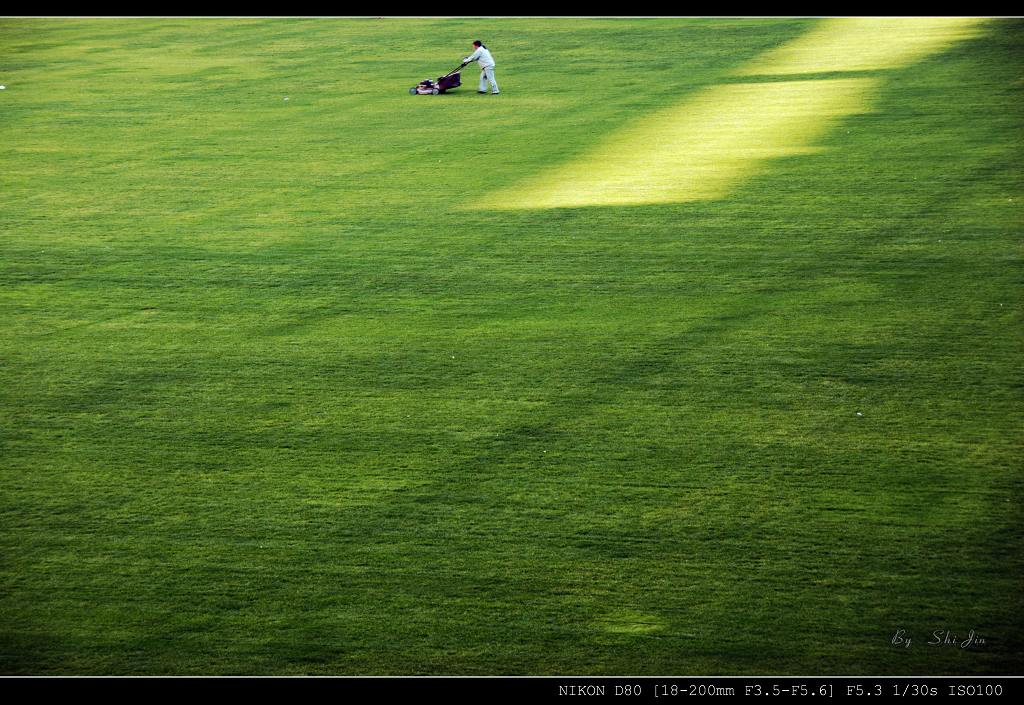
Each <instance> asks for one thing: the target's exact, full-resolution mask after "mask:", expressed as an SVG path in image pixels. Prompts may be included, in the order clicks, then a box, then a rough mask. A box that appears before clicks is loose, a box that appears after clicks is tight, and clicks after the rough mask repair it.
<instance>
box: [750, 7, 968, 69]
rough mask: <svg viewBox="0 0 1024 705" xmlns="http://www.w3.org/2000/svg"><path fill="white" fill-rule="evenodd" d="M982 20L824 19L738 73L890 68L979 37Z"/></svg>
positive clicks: (943, 18)
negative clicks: (803, 33)
mask: <svg viewBox="0 0 1024 705" xmlns="http://www.w3.org/2000/svg"><path fill="white" fill-rule="evenodd" d="M982 22H983V20H979V19H975V18H964V17H913V18H891V17H883V18H877V17H855V18H837V19H830V20H825V21H824V22H822V23H821V24H820V25H818V26H817V27H815V28H814V29H812V30H811V31H809V32H808V33H807V34H805V35H803V36H802V37H799V38H797V39H795V40H793V41H791V42H789V43H787V44H785V45H783V46H781V47H779V48H778V49H776V50H774V51H770V52H767V53H765V54H764V55H762V56H761V57H760V58H758V59H755V60H754V61H752V62H751V63H749V64H748V65H747V66H745V67H744V68H743V69H741V70H740V71H739V72H738V75H741V76H752V75H758V74H785V75H788V74H805V73H828V72H832V71H873V70H880V69H892V68H898V67H900V66H906V65H907V64H911V63H914V62H915V61H920V60H921V59H923V58H925V57H926V56H928V55H929V54H933V53H935V52H938V51H941V50H943V49H945V48H947V47H949V46H950V45H952V44H953V43H955V42H958V41H961V40H964V39H969V38H971V37H973V36H976V35H977V34H978V33H979V31H980V29H981V24H982Z"/></svg>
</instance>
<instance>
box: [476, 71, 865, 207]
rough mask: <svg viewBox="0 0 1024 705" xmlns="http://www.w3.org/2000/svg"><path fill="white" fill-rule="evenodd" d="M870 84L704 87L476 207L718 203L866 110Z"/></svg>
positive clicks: (812, 147) (808, 150) (852, 81)
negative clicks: (773, 163)
mask: <svg viewBox="0 0 1024 705" xmlns="http://www.w3.org/2000/svg"><path fill="white" fill-rule="evenodd" d="M876 83H877V82H876V81H875V80H874V79H868V78H856V79H833V80H824V81H821V80H819V81H787V82H783V83H750V84H730V85H722V86H714V87H712V88H709V89H707V90H705V91H703V92H701V93H700V94H698V95H696V96H694V97H693V98H692V99H691V100H690V101H688V102H686V103H685V104H683V105H682V106H673V107H671V108H667V109H665V110H662V111H660V112H657V113H655V114H653V115H650V116H648V117H646V118H644V119H642V120H639V121H637V122H636V123H634V124H633V125H631V126H630V127H628V128H626V129H624V130H622V131H620V132H618V133H616V134H614V135H612V136H611V137H609V138H607V139H605V140H603V141H602V143H601V144H600V145H599V146H598V147H597V148H596V149H595V150H594V151H593V152H591V153H589V154H587V155H586V156H585V157H583V158H582V159H580V160H577V161H573V162H570V163H569V164H566V165H564V166H562V167H561V168H558V169H555V170H553V171H551V172H548V173H545V174H543V175H542V176H541V177H540V178H539V179H537V180H535V181H533V182H530V183H528V184H527V185H526V186H524V187H522V188H519V189H512V190H511V191H507V192H504V193H501V194H500V195H499V196H498V197H497V198H496V199H495V200H494V201H493V202H491V203H487V204H485V205H486V206H487V207H491V208H571V207H577V206H606V205H638V204H650V203H681V202H686V201H700V200H710V199H717V198H723V197H725V196H726V195H727V194H728V193H729V191H730V189H732V188H733V187H735V186H736V184H737V183H739V182H740V181H742V180H743V179H746V178H749V177H750V176H752V175H754V174H755V173H757V172H758V171H760V170H762V169H763V168H764V163H765V162H766V161H767V160H769V159H773V158H776V157H785V156H792V155H797V154H807V153H811V152H814V151H816V150H817V147H816V146H815V142H816V140H817V139H818V138H819V137H821V136H822V135H823V134H824V133H825V132H826V131H827V130H828V129H829V127H830V126H831V125H832V123H833V122H834V121H835V120H836V119H837V118H841V117H843V116H845V115H849V114H851V113H855V112H858V111H863V110H866V109H867V107H868V102H867V97H868V93H869V91H870V90H871V89H872V88H873V87H874V86H875V85H876Z"/></svg>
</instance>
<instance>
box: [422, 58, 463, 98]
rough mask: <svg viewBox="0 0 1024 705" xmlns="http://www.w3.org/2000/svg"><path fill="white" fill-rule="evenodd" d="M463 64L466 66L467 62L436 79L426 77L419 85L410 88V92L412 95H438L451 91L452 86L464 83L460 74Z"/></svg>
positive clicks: (456, 86) (455, 86)
mask: <svg viewBox="0 0 1024 705" xmlns="http://www.w3.org/2000/svg"><path fill="white" fill-rule="evenodd" d="M463 66H465V64H459V65H458V66H456V67H455V68H454V69H453V70H451V71H449V72H448V73H446V74H445V75H444V76H440V77H438V79H437V80H436V81H431V80H430V79H429V78H425V79H423V80H422V81H420V82H419V84H418V85H415V86H413V87H412V88H410V89H409V93H410V94H411V95H437V94H438V93H444V92H445V91H449V90H451V89H452V88H458V87H459V86H461V85H462V79H461V77H460V75H459V71H460V70H461V69H462V67H463Z"/></svg>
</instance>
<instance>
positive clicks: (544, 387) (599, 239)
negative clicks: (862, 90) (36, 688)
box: [0, 19, 1024, 675]
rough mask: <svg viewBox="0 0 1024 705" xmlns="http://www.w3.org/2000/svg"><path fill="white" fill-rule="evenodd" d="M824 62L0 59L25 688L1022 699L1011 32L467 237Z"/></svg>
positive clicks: (29, 51)
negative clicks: (766, 142)
mask: <svg viewBox="0 0 1024 705" xmlns="http://www.w3.org/2000/svg"><path fill="white" fill-rule="evenodd" d="M819 22H820V21H819V20H789V19H782V20H757V21H753V20H700V19H672V20H667V19H666V20H639V19H637V20H612V19H601V20H580V19H576V20H569V19H565V20H553V19H546V20H540V19H538V20H486V21H485V20H464V19H460V20H447V19H431V20H426V19H424V20H369V19H364V20H313V19H309V20H282V19H277V20H272V19H266V20H255V19H250V20H188V19H139V20H115V19H95V20H87V19H47V20H43V19H3V20H0V83H2V84H4V85H5V86H6V90H4V91H0V136H2V138H3V139H2V141H0V194H2V206H0V326H2V327H0V473H2V474H0V673H3V674H662V675H672V674H692V675H701V674H719V675H721V674H727V675H731V674H792V675H797V674H799V675H806V674H874V675H882V674H887V675H894V674H1013V673H1020V672H1021V669H1022V667H1024V636H1022V635H1024V515H1022V509H1021V497H1022V492H1024V471H1022V468H1024V452H1022V451H1024V433H1022V430H1024V374H1022V373H1024V370H1022V367H1024V365H1022V363H1024V356H1022V353H1024V325H1022V323H1024V321H1022V303H1024V297H1022V293H1024V266H1022V264H1024V257H1022V255H1024V250H1022V238H1021V235H1022V231H1024V218H1022V207H1021V206H1022V202H1024V200H1022V199H1024V111H1022V107H1024V102H1022V98H1024V84H1022V81H1021V76H1022V75H1024V22H1022V21H1020V20H993V21H990V22H988V23H986V24H984V25H983V27H982V30H981V32H980V33H979V34H978V35H977V36H975V37H973V38H967V39H963V40H961V41H958V42H955V43H953V44H951V45H950V46H949V47H948V48H946V49H944V50H942V51H936V52H933V53H931V54H929V55H927V56H925V57H923V58H920V59H919V60H915V61H913V62H910V63H907V64H905V65H902V66H899V67H895V68H887V69H875V70H864V69H861V70H859V71H856V72H854V76H855V77H858V78H869V79H871V80H872V81H875V82H877V83H876V84H872V85H876V88H875V89H874V90H873V92H872V94H871V95H872V97H871V101H870V108H869V109H865V110H862V111H855V112H852V113H850V114H847V115H844V116H842V117H840V118H838V119H837V120H836V121H835V122H833V123H832V124H831V125H830V127H829V129H828V130H827V131H825V132H824V133H823V134H822V135H819V136H817V137H815V138H814V140H813V143H814V145H813V146H814V149H808V150H805V151H803V152H800V153H793V154H789V155H783V156H775V157H773V158H770V159H768V160H766V161H764V162H762V163H761V164H760V166H759V167H758V169H756V170H754V171H752V172H751V173H750V174H749V175H747V176H746V177H745V178H744V179H742V180H741V181H739V182H737V183H736V184H735V185H734V186H733V187H732V188H731V189H730V190H729V192H728V194H727V195H724V196H721V197H717V198H713V199H706V200H696V201H692V202H669V203H656V204H641V205H614V206H612V205H605V206H601V205H593V206H584V207H576V208H529V207H525V208H518V209H502V210H499V209H492V208H489V207H480V208H478V207H476V206H477V205H479V204H484V203H487V202H488V199H489V198H492V197H493V196H494V195H495V194H501V193H505V192H511V189H512V188H513V187H514V186H515V185H516V184H519V183H522V182H524V181H528V180H530V179H532V178H535V177H537V176H538V175H540V174H543V173H545V171H546V170H548V169H552V168H557V167H558V166H559V165H563V164H568V163H573V161H574V160H579V159H585V158H586V155H587V154H588V153H590V152H591V151H592V150H593V149H595V146H596V145H599V144H601V143H602V140H604V141H605V142H607V139H608V136H609V135H615V134H617V131H621V130H628V129H629V126H630V124H632V123H633V122H634V121H636V120H638V119H641V118H642V117H643V116H645V115H648V114H653V113H656V112H657V111H660V110H671V109H672V107H673V106H675V105H688V104H689V103H688V102H687V101H692V100H694V99H696V98H699V97H700V96H702V95H705V93H704V91H707V90H711V89H713V88H714V87H716V86H719V85H725V84H729V83H735V82H737V81H739V80H741V79H739V78H737V72H738V71H739V70H740V69H741V68H742V67H743V66H746V65H750V64H751V62H752V61H754V60H755V59H756V58H757V57H758V56H760V55H763V54H765V52H768V51H771V50H773V49H774V48H776V47H779V46H781V45H786V44H787V43H788V42H792V41H795V40H798V39H799V38H800V37H801V36H804V35H805V34H806V33H807V32H808V31H810V30H813V29H814V28H815V27H816V26H817V25H818V23H819ZM477 37H480V38H482V39H483V40H484V41H485V43H486V44H487V45H488V46H489V47H490V48H491V49H492V50H493V52H494V55H495V58H496V60H497V64H498V65H497V69H496V77H497V80H498V82H499V84H500V85H501V88H502V95H501V96H496V97H495V96H486V97H484V96H479V95H477V94H476V92H475V88H476V82H477V71H476V70H475V69H474V68H472V67H470V68H468V69H467V70H466V72H465V74H464V80H465V84H464V85H463V87H462V88H460V89H458V90H456V91H454V92H453V93H451V94H449V95H445V96H436V97H435V96H430V97H427V96H417V97H412V96H410V95H409V94H408V88H409V86H411V85H413V84H414V83H416V82H418V81H419V80H420V79H422V78H424V77H427V76H437V75H439V74H440V73H442V72H444V71H446V70H448V69H450V68H452V67H453V66H454V65H456V64H457V63H458V62H459V60H460V58H461V57H463V56H465V55H467V54H468V53H470V51H471V47H470V46H469V43H470V41H471V40H472V39H475V38H477ZM830 77H833V78H834V76H833V74H828V75H827V76H824V78H826V79H827V78H830ZM742 80H751V81H756V80H769V79H767V78H763V77H762V78H753V79H742ZM285 97H287V98H288V100H287V101H285V100H284V98H285ZM752 108H753V109H752V110H751V111H750V113H749V117H748V118H747V119H749V120H757V119H759V116H758V110H757V106H752ZM643 177H644V175H643V174H642V173H638V177H637V178H638V179H640V178H643ZM524 205H529V204H524ZM899 629H904V630H906V632H907V634H908V635H910V636H912V637H913V643H912V645H911V648H898V647H894V646H893V645H891V643H890V641H891V639H892V637H893V635H894V634H895V633H896V632H897V630H899ZM934 630H951V631H953V632H956V633H957V634H958V635H961V638H963V637H966V635H967V633H968V632H970V631H971V630H974V631H975V632H976V633H978V634H980V635H981V636H983V637H984V638H985V644H984V645H980V646H979V645H975V646H973V647H971V648H969V649H960V648H956V647H954V648H950V647H934V646H929V645H927V644H926V642H927V641H928V640H929V639H930V638H931V636H932V632H933V631H934Z"/></svg>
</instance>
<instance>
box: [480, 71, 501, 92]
mask: <svg viewBox="0 0 1024 705" xmlns="http://www.w3.org/2000/svg"><path fill="white" fill-rule="evenodd" d="M488 82H490V84H491V93H497V92H498V84H497V83H495V81H494V67H493V66H481V67H480V92H481V93H486V92H487V83H488Z"/></svg>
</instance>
